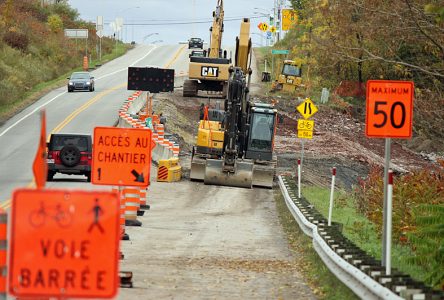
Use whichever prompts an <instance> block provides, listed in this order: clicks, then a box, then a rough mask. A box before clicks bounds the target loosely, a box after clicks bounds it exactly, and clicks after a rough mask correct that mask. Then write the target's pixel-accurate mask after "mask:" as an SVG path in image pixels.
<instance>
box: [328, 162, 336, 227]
mask: <svg viewBox="0 0 444 300" xmlns="http://www.w3.org/2000/svg"><path fill="white" fill-rule="evenodd" d="M331 175H332V176H331V191H330V206H329V208H328V226H331V215H332V213H333V194H334V191H335V178H336V167H333V169H332V170H331Z"/></svg>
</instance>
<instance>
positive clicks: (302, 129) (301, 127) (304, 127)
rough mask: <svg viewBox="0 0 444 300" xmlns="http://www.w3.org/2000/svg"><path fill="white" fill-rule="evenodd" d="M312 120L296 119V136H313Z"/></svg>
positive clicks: (305, 137)
mask: <svg viewBox="0 0 444 300" xmlns="http://www.w3.org/2000/svg"><path fill="white" fill-rule="evenodd" d="M313 129H314V121H313V120H305V119H298V138H302V139H312V138H313Z"/></svg>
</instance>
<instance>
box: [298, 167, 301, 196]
mask: <svg viewBox="0 0 444 300" xmlns="http://www.w3.org/2000/svg"><path fill="white" fill-rule="evenodd" d="M298 198H299V199H301V160H300V159H298Z"/></svg>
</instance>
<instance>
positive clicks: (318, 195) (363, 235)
mask: <svg viewBox="0 0 444 300" xmlns="http://www.w3.org/2000/svg"><path fill="white" fill-rule="evenodd" d="M302 195H303V196H304V197H305V198H306V199H307V200H308V201H309V202H310V203H312V204H314V206H315V208H316V209H317V210H318V211H319V212H320V213H321V214H322V215H323V216H325V217H328V207H329V199H330V189H328V188H322V187H316V186H311V187H305V188H304V190H303V191H302ZM381 201H382V200H381ZM332 221H333V222H339V223H342V224H343V234H344V236H346V237H347V238H349V239H350V240H351V241H353V242H354V243H355V244H356V245H357V246H358V247H360V248H361V249H362V250H364V251H366V252H367V253H368V254H370V255H372V256H373V257H375V258H376V259H381V255H382V241H381V237H379V236H378V235H377V233H376V229H375V227H374V226H373V224H372V223H371V222H370V221H369V220H368V219H367V218H366V217H365V216H363V215H361V214H359V213H357V212H356V209H355V205H354V202H353V199H352V198H351V197H349V196H348V195H347V194H346V193H345V192H344V191H342V190H340V191H335V194H334V205H333V213H332ZM411 255H412V251H411V250H410V248H409V247H407V246H401V245H399V244H393V248H392V255H391V258H392V266H393V267H394V268H397V269H399V270H400V271H402V272H403V273H406V274H409V275H410V276H412V277H413V278H416V279H418V280H421V281H423V280H424V279H425V278H426V277H427V273H426V272H425V271H424V270H422V269H421V268H420V267H418V266H415V265H413V264H411V263H408V262H407V260H406V258H407V257H409V256H411Z"/></svg>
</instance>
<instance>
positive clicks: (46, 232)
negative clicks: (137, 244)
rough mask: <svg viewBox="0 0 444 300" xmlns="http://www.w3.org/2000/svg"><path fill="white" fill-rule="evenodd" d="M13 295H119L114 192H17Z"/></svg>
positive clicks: (13, 228)
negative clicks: (117, 293)
mask: <svg viewBox="0 0 444 300" xmlns="http://www.w3.org/2000/svg"><path fill="white" fill-rule="evenodd" d="M11 214H12V217H11V248H10V255H9V266H8V269H9V276H8V277H9V291H10V293H11V294H12V295H14V296H16V297H19V298H20V299H22V298H27V299H28V298H32V299H35V298H38V299H41V298H50V297H54V298H56V299H67V298H112V297H114V296H115V295H116V292H117V286H118V284H119V278H118V263H119V240H120V225H119V217H120V203H119V198H118V195H117V194H116V193H112V192H97V191H69V190H43V189H40V190H35V189H19V190H16V191H15V192H14V195H13V201H12V209H11Z"/></svg>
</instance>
